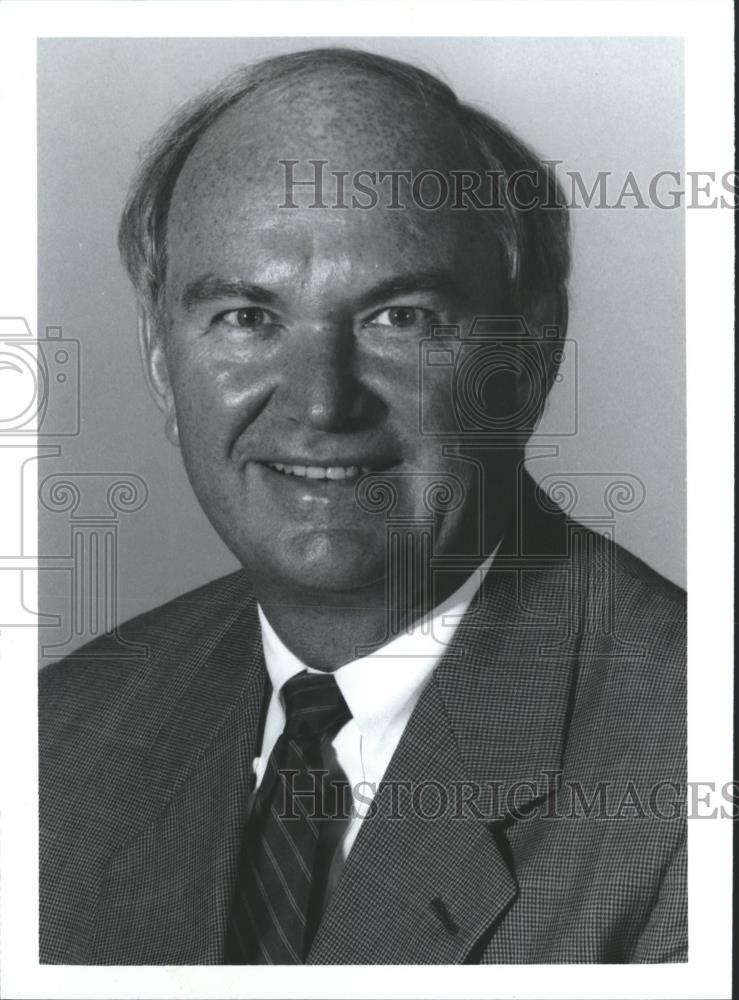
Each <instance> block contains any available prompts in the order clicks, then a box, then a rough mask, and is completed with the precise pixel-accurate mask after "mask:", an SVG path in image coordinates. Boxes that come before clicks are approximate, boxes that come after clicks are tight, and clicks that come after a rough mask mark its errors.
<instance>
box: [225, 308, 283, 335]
mask: <svg viewBox="0 0 739 1000" xmlns="http://www.w3.org/2000/svg"><path fill="white" fill-rule="evenodd" d="M218 320H219V321H220V322H221V323H223V324H224V325H225V326H230V327H236V328H237V329H239V330H257V329H259V327H261V326H265V325H266V324H267V323H269V322H270V321H271V320H272V315H271V313H268V312H267V310H266V309H261V308H260V307H259V306H244V307H243V308H241V309H231V310H230V311H229V312H225V313H221V315H220V316H219V317H218Z"/></svg>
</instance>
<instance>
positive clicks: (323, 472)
mask: <svg viewBox="0 0 739 1000" xmlns="http://www.w3.org/2000/svg"><path fill="white" fill-rule="evenodd" d="M264 464H265V465H266V466H267V468H269V469H272V470H273V471H274V472H279V473H282V475H283V476H297V477H298V478H299V479H327V480H333V481H340V480H345V479H358V478H359V476H364V475H366V474H367V473H368V472H372V471H373V470H372V469H371V468H370V467H369V466H368V465H283V464H282V463H281V462H265V463H264Z"/></svg>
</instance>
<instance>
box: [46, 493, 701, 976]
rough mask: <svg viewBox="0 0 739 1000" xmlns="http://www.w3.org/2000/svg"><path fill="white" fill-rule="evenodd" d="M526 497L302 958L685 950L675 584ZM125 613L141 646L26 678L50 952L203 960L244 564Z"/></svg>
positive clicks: (251, 677)
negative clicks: (30, 688) (143, 649)
mask: <svg viewBox="0 0 739 1000" xmlns="http://www.w3.org/2000/svg"><path fill="white" fill-rule="evenodd" d="M532 495H533V496H534V497H535V500H536V502H535V503H528V504H527V506H526V509H525V511H524V512H523V513H522V514H521V515H519V517H518V518H517V520H516V523H515V524H513V525H512V526H511V530H510V531H509V533H508V534H507V535H506V539H505V542H504V544H503V546H502V547H501V549H500V550H499V552H498V554H497V556H496V559H495V562H494V564H493V568H492V570H491V571H490V573H489V574H488V577H487V579H486V582H485V585H484V587H483V588H482V589H481V590H480V592H479V594H478V596H477V597H476V599H475V600H474V601H473V603H472V604H471V606H470V608H469V610H468V612H467V614H466V615H465V617H464V619H463V621H462V623H461V624H460V626H459V628H458V630H457V632H456V635H455V638H454V640H453V642H452V643H451V645H450V646H449V648H448V650H447V652H446V654H445V656H444V657H443V659H442V660H441V662H440V663H439V664H438V666H437V668H436V670H435V672H434V674H433V676H432V679H431V681H430V682H429V684H428V686H427V687H426V689H425V691H424V693H423V695H422V696H421V699H420V701H419V702H418V704H417V706H416V709H415V710H414V712H413V715H412V717H411V719H410V721H409V723H408V726H407V729H406V731H405V733H404V735H403V738H402V740H401V742H400V744H399V746H398V747H397V750H396V752H395V754H394V756H393V758H392V761H391V763H390V765H389V768H388V771H387V773H386V776H385V779H384V781H383V783H382V785H381V786H380V788H379V789H378V793H377V801H378V803H380V808H378V810H377V813H376V815H375V816H374V817H372V818H371V819H366V820H365V821H364V822H363V824H362V827H361V829H360V832H359V836H358V838H357V840H356V842H355V844H354V846H353V848H352V850H351V852H350V854H349V856H348V859H347V862H346V865H345V868H344V870H343V873H342V876H341V880H340V882H339V884H338V886H337V888H336V890H335V892H334V894H333V896H332V898H331V900H330V902H329V904H328V907H327V909H326V911H325V913H324V917H323V921H322V923H321V925H320V927H319V930H318V933H317V936H316V938H315V940H314V943H313V945H312V948H311V951H310V953H309V956H308V962H309V963H349V964H355V963H356V964H365V963H366V964H374V963H379V964H386V963H401V964H405V963H409V964H410V963H444V964H451V963H500V962H515V963H533V962H550V963H554V962H611V963H615V962H674V961H684V960H686V959H687V913H686V870H685V830H686V823H685V817H684V809H683V808H682V800H683V794H684V786H685V754H686V731H685V729H686V704H685V670H684V646H685V612H684V599H683V598H684V595H683V593H682V591H680V590H679V589H678V588H677V587H675V586H674V585H672V584H671V583H669V582H667V581H666V580H664V579H663V578H662V577H660V576H659V575H658V574H656V573H655V572H653V571H652V570H651V569H649V568H648V567H647V566H646V565H645V564H644V563H642V562H641V561H640V560H639V559H637V558H636V557H634V556H633V555H631V554H629V553H628V552H626V551H625V550H623V549H622V548H620V547H618V546H616V545H614V544H613V543H612V542H610V541H608V540H606V539H604V538H603V537H601V536H600V535H598V534H595V533H593V532H591V531H589V530H588V529H586V528H583V527H582V526H580V525H578V524H576V523H575V522H573V521H571V520H569V519H568V518H567V517H565V516H564V515H562V513H561V512H558V511H557V510H556V509H554V507H553V505H552V503H551V501H550V500H548V499H547V498H546V497H543V496H542V495H541V494H539V493H538V491H537V492H534V493H532ZM123 632H124V634H125V635H126V636H127V637H129V638H133V639H135V640H136V641H137V642H142V643H145V644H146V645H147V646H148V649H149V655H148V657H146V658H145V659H144V660H143V661H136V660H133V661H132V660H130V659H124V658H121V657H120V655H119V653H118V652H117V650H118V649H119V647H118V646H115V645H114V644H113V643H112V641H111V639H110V638H102V639H100V640H96V641H95V642H94V643H93V644H91V645H90V646H88V647H87V648H86V649H85V650H83V651H82V653H83V654H84V655H80V656H76V657H72V658H69V659H67V660H66V661H63V662H61V663H60V664H56V665H54V666H52V667H50V668H47V669H46V670H44V671H42V674H41V680H40V708H41V714H40V764H41V772H40V834H41V858H40V861H41V925H40V926H41V931H40V953H41V961H42V962H47V963H83V964H106V963H110V964H173V965H176V964H185V965H192V964H218V963H220V962H221V961H222V951H223V943H224V938H225V932H226V925H227V920H228V913H229V908H230V903H231V898H232V894H233V890H234V885H235V881H236V878H237V859H238V853H239V843H240V838H241V831H242V828H243V824H244V818H245V805H246V798H247V794H248V791H249V790H250V787H251V782H252V774H251V761H252V758H253V756H254V751H255V745H256V741H257V738H258V726H259V718H260V708H261V705H262V702H263V696H264V692H265V679H266V678H265V669H264V661H263V655H262V646H261V636H260V631H259V625H258V618H257V612H256V601H255V598H254V596H253V594H252V592H251V589H250V586H249V581H248V579H247V577H246V575H245V574H244V573H243V572H238V573H235V574H233V575H231V576H227V577H225V578H223V579H221V580H217V581H215V582H213V583H210V584H208V585H207V586H204V587H201V588H200V589H198V590H196V591H193V592H192V593H189V594H185V595H184V596H182V597H179V598H177V599H176V600H175V601H172V602H171V603H169V604H167V605H165V606H163V607H160V608H157V609H156V610H154V611H151V612H149V613H147V614H145V615H142V616H141V617H139V618H136V619H134V620H133V621H132V622H130V623H129V625H128V626H127V627H125V628H124V630H123ZM391 800H392V802H391V805H389V806H388V805H387V803H388V802H390V801H391ZM383 803H385V805H383Z"/></svg>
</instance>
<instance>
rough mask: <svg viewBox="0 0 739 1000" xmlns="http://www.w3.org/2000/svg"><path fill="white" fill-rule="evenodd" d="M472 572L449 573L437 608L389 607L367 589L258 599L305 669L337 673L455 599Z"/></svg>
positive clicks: (417, 603)
mask: <svg viewBox="0 0 739 1000" xmlns="http://www.w3.org/2000/svg"><path fill="white" fill-rule="evenodd" d="M468 576H469V573H468V572H467V571H460V572H456V573H445V574H444V575H443V580H439V582H438V585H437V587H436V588H435V590H434V595H433V606H429V603H428V602H426V603H425V604H424V602H423V601H422V600H421V599H419V598H416V599H415V600H409V601H404V602H402V606H400V604H399V602H397V601H396V602H394V603H393V605H392V606H389V604H388V602H387V600H386V598H385V593H384V587H383V588H382V592H381V593H378V592H377V589H375V588H372V589H367V590H365V591H362V592H359V593H358V594H355V595H352V599H350V600H348V601H347V599H346V597H347V595H336V594H322V595H321V594H315V593H314V594H312V595H311V596H310V597H309V598H307V597H306V595H305V594H302V595H293V597H292V599H286V598H285V595H284V594H283V595H281V597H280V599H279V600H278V599H276V598H275V596H274V595H270V594H261V595H260V594H259V593H257V599H258V600H259V603H260V605H261V607H262V609H263V610H264V613H265V615H266V616H267V618H268V619H269V623H270V625H271V626H272V628H273V629H274V630H275V632H276V633H277V635H278V636H279V637H280V639H281V640H282V641H283V642H284V643H285V645H286V646H287V647H288V649H290V650H291V651H292V652H293V653H294V654H295V655H296V656H297V657H298V658H299V659H300V660H302V661H303V663H305V664H306V666H309V667H314V668H315V669H317V670H336V669H338V668H339V667H340V666H343V664H345V663H349V662H350V661H351V660H354V659H357V658H358V657H359V656H366V655H368V654H369V653H371V652H373V651H374V650H375V649H379V648H380V647H381V646H384V645H385V644H386V643H387V642H390V641H391V640H392V639H394V638H395V636H396V635H398V634H400V633H401V632H402V631H404V630H405V629H406V628H408V626H409V625H411V624H412V623H413V622H414V621H417V620H418V619H419V618H422V617H423V616H424V615H426V614H428V613H429V612H430V611H432V610H433V607H435V606H438V605H439V604H441V603H442V602H443V601H445V600H446V598H447V597H449V596H450V595H451V594H453V593H454V592H455V591H456V590H457V589H458V588H459V587H460V586H461V585H462V584H463V583H464V581H465V580H466V579H467V577H468Z"/></svg>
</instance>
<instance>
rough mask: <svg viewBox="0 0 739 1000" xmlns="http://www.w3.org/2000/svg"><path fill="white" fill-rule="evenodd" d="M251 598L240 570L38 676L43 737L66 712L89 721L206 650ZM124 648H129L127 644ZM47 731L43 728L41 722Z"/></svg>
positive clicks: (143, 616) (131, 622)
mask: <svg viewBox="0 0 739 1000" xmlns="http://www.w3.org/2000/svg"><path fill="white" fill-rule="evenodd" d="M251 596H252V591H251V587H250V585H249V582H248V579H247V576H246V574H245V573H244V572H243V571H242V570H238V571H236V572H235V573H231V574H229V575H228V576H224V577H221V578H220V579H217V580H213V581H211V582H210V583H206V584H204V585H203V586H200V587H197V588H196V589H194V590H191V591H189V592H187V593H185V594H181V595H180V596H179V597H176V598H174V600H171V601H168V602H167V603H166V604H162V605H160V606H159V607H156V608H153V609H152V610H150V611H146V612H144V613H143V614H141V615H137V616H136V617H135V618H131V619H129V620H128V621H127V622H124V623H123V624H122V625H120V626H119V628H118V630H117V634H115V633H110V634H106V635H103V636H100V637H98V638H96V639H94V640H92V641H91V642H89V643H87V644H86V645H84V646H82V647H81V648H80V649H78V650H76V651H75V652H74V653H72V654H70V655H69V656H67V657H65V658H64V659H63V660H60V661H59V662H57V663H53V664H50V665H49V666H46V667H43V668H42V670H41V671H40V673H39V713H40V723H41V735H42V738H43V736H44V733H45V732H46V733H47V734H48V735H50V734H51V733H52V732H53V730H54V728H55V727H54V725H53V722H54V720H59V719H60V718H61V717H67V718H68V716H69V713H70V712H73V713H75V714H76V713H77V712H79V713H80V714H82V715H84V716H86V717H88V718H89V716H90V713H91V712H94V710H95V708H96V707H102V706H105V705H110V704H111V699H112V698H114V697H115V695H116V694H117V693H121V692H122V691H123V690H124V689H125V688H127V687H129V686H132V685H133V686H137V687H138V686H140V684H141V683H142V682H143V681H144V679H145V678H151V675H152V672H155V671H156V670H157V668H158V667H162V666H169V665H171V664H176V663H178V662H179V661H181V660H183V659H185V658H186V657H188V656H191V655H192V652H193V650H195V649H197V648H198V647H201V648H203V649H207V648H209V647H210V646H211V645H212V644H213V643H214V642H215V641H217V638H218V634H219V633H220V632H224V631H225V630H226V629H227V628H228V627H229V626H230V624H231V623H232V622H233V620H234V619H235V617H236V616H237V615H238V613H239V611H240V610H241V609H242V608H243V607H244V604H245V603H246V601H247V600H248V599H249V598H250V597H251ZM126 644H127V645H126ZM46 721H48V722H49V726H48V727H46V726H45V722H46Z"/></svg>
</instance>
